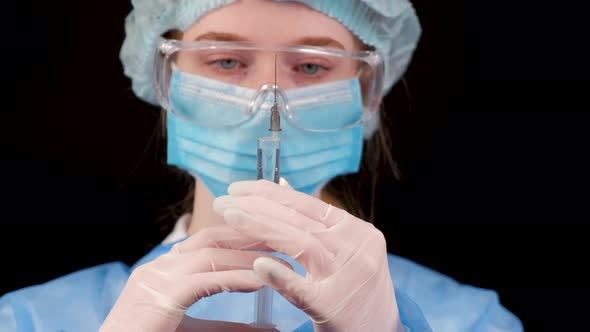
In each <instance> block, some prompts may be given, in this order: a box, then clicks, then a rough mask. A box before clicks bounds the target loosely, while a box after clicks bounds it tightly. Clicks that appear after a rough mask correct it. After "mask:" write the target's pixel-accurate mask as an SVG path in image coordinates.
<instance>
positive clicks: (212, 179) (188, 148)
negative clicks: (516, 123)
mask: <svg viewBox="0 0 590 332" xmlns="http://www.w3.org/2000/svg"><path fill="white" fill-rule="evenodd" d="M133 6H134V8H133V11H132V12H131V14H130V15H129V16H128V17H127V20H126V24H125V27H126V39H125V42H124V44H123V48H122V51H121V59H122V62H123V65H124V68H125V74H126V75H127V76H129V77H130V78H131V80H132V84H133V90H134V92H135V93H136V94H137V96H138V97H139V98H141V99H143V100H145V101H147V102H151V103H156V104H159V105H161V106H162V107H163V108H164V109H165V110H166V111H167V113H166V139H167V146H168V151H167V160H168V163H169V164H170V165H174V166H177V167H178V168H180V169H183V170H185V171H187V172H189V173H190V174H191V175H192V176H194V177H195V179H196V189H195V193H194V194H195V195H194V197H195V198H194V205H193V209H192V213H191V214H187V215H186V216H184V217H183V218H181V219H180V220H179V222H178V223H177V226H176V228H175V231H174V232H173V234H171V235H170V237H168V238H167V239H166V240H165V241H164V243H163V244H162V245H161V246H159V247H157V248H155V249H154V250H152V252H150V253H149V254H148V255H147V256H145V257H144V258H143V259H141V260H140V261H139V262H137V263H136V264H135V265H134V266H132V267H131V268H129V267H127V266H125V265H123V264H121V263H112V264H105V265H101V266H97V267H94V268H90V269H86V270H83V271H79V272H76V273H73V274H70V275H67V276H64V277H62V278H59V279H56V280H54V281H51V282H49V283H47V284H44V285H40V286H35V287H29V288H25V289H22V290H19V291H16V292H13V293H9V294H7V295H5V296H4V297H3V298H2V299H0V329H1V330H2V331H5V330H7V331H14V330H16V331H58V330H59V331H96V330H97V329H99V330H100V331H102V332H110V331H154V332H156V331H158V332H160V331H161V332H165V331H209V330H210V331H254V330H257V329H256V328H255V327H252V326H250V325H248V324H249V323H252V321H253V317H254V315H253V311H254V309H253V304H254V295H253V294H254V293H253V291H256V290H258V289H260V288H261V287H263V286H269V287H271V288H273V289H274V290H276V292H277V294H280V296H275V297H274V307H273V322H274V323H275V328H276V329H278V330H280V331H293V330H298V331H312V330H315V331H407V330H410V331H431V329H432V330H434V331H455V332H459V331H492V330H493V331H521V330H522V327H521V324H520V322H519V320H518V319H517V318H516V317H514V316H513V315H512V314H511V313H510V312H508V311H507V310H505V309H504V308H503V307H502V306H501V305H500V304H499V301H498V298H497V296H496V294H495V293H494V292H492V291H487V290H482V289H477V288H472V287H468V286H463V285H460V284H458V283H456V282H455V281H453V280H451V279H449V278H447V277H445V276H443V275H440V274H438V273H436V272H434V271H431V270H428V269H426V268H424V267H421V266H418V265H416V264H414V263H412V262H409V261H407V260H404V259H402V258H399V257H394V256H393V255H390V254H388V253H387V251H386V243H385V239H384V237H383V235H382V233H381V232H379V231H378V230H377V229H376V228H375V227H373V226H372V225H371V224H370V223H368V222H366V221H364V220H361V219H359V218H357V217H355V216H353V215H352V214H350V213H348V212H347V211H345V210H344V209H342V208H341V207H342V206H343V205H342V202H339V201H338V200H337V199H335V198H334V197H333V196H330V195H327V193H326V191H325V190H324V189H325V185H326V183H328V182H329V181H330V180H331V179H333V178H334V177H336V176H338V175H343V174H348V173H354V172H357V171H358V170H359V167H360V164H361V156H362V153H363V143H364V140H367V139H370V138H371V137H372V136H373V134H374V133H375V131H376V130H377V129H378V127H379V121H378V119H379V106H380V102H381V100H382V97H383V95H384V93H386V92H387V91H389V89H390V88H391V87H392V86H393V85H394V84H395V83H396V82H397V81H398V80H399V79H400V78H401V76H402V75H403V73H404V72H405V70H406V68H407V66H408V64H409V62H410V59H411V57H412V54H413V52H414V49H415V48H416V45H417V42H418V39H419V36H420V26H419V23H418V19H417V17H416V15H415V12H414V10H413V8H412V6H411V4H410V3H409V2H408V1H407V0H389V1H388V0H381V1H379V0H348V1H334V0H305V1H304V0H302V1H272V0H237V1H229V0H136V1H133ZM273 104H275V105H276V107H277V108H276V109H275V111H277V112H279V113H278V114H279V115H280V117H279V118H280V131H279V137H280V139H281V143H280V146H281V151H280V173H281V176H282V177H283V178H284V180H283V181H282V183H281V184H276V183H273V182H270V181H255V179H256V175H257V173H256V167H257V139H258V138H260V137H265V136H269V135H270V132H269V125H270V114H271V113H272V112H271V111H270V109H271V106H272V105H273ZM275 124H279V123H275ZM274 130H277V128H275V129H274ZM264 252H276V253H278V254H277V255H270V254H269V253H264Z"/></svg>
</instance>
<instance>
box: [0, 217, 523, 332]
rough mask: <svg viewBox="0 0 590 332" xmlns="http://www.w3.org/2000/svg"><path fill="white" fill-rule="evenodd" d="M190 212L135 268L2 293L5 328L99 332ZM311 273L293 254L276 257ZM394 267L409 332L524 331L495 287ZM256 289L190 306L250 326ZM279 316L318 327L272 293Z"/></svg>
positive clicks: (403, 263)
mask: <svg viewBox="0 0 590 332" xmlns="http://www.w3.org/2000/svg"><path fill="white" fill-rule="evenodd" d="M188 219H189V218H188V217H187V216H184V217H183V218H181V220H179V223H177V225H176V227H175V230H174V231H173V232H172V234H170V236H168V237H167V238H166V239H165V240H164V242H163V243H162V244H160V245H159V246H157V247H155V248H154V249H152V250H151V251H150V252H149V253H148V254H147V255H146V256H144V257H142V258H141V259H140V260H139V261H137V262H136V263H135V264H134V265H133V266H131V267H129V266H127V265H125V264H124V263H122V262H112V263H107V264H102V265H98V266H94V267H90V268H87V269H83V270H80V271H76V272H73V273H71V274H68V275H65V276H63V277H60V278H57V279H54V280H52V281H49V282H47V283H44V284H41V285H35V286H30V287H26V288H23V289H20V290H16V291H13V292H10V293H7V294H5V295H3V296H2V297H1V298H0V331H6V332H9V331H47V332H49V331H51V332H56V331H60V332H84V331H97V330H98V328H99V327H100V325H101V323H102V322H103V320H104V319H105V318H106V316H107V315H108V313H109V311H110V309H111V308H112V307H113V305H114V303H115V301H116V300H117V297H118V296H119V294H120V293H121V291H122V290H123V287H124V286H125V283H126V281H127V279H128V278H129V275H130V274H131V272H132V271H133V270H134V269H135V268H136V267H137V266H139V265H141V264H144V263H146V262H149V261H151V260H153V259H155V258H157V257H158V256H160V255H162V254H164V253H166V252H168V251H169V250H170V248H171V247H172V245H173V244H174V243H175V242H177V241H181V240H182V239H183V238H185V237H186V231H185V229H184V227H185V225H184V224H185V223H186V221H187V220H188ZM277 256H279V257H280V258H282V259H284V260H286V261H287V262H289V263H290V264H291V265H292V266H293V267H294V268H295V271H296V272H297V273H299V274H301V275H304V274H305V270H304V269H303V267H302V266H301V265H300V264H299V263H297V262H296V261H294V260H293V259H292V258H290V257H288V256H285V255H282V254H277ZM388 263H389V271H390V273H391V277H392V279H393V283H394V286H395V293H396V300H397V304H398V310H399V314H400V318H401V321H402V323H403V324H404V325H405V326H406V327H407V328H408V329H409V330H410V331H440V332H443V331H449V332H451V331H452V332H468V331H469V332H480V331H481V332H483V331H497V332H500V331H506V332H508V331H510V332H519V331H523V328H522V324H521V322H520V320H519V319H518V318H517V317H516V316H514V315H513V314H512V313H510V312H509V311H508V310H506V309H505V308H504V307H503V306H502V305H501V304H500V302H499V300H498V296H497V294H496V292H494V291H491V290H486V289H481V288H477V287H472V286H469V285H463V284H460V283H458V282H456V281H455V280H453V279H451V278H449V277H447V276H445V275H442V274H440V273H438V272H436V271H433V270H430V269H428V268H426V267H423V266H421V265H418V264H416V263H413V262H411V261H409V260H407V259H404V258H402V257H399V256H395V255H392V254H389V255H388ZM254 297H255V293H220V294H217V295H214V296H212V297H208V298H204V299H201V300H200V301H198V302H197V303H195V304H194V305H193V306H191V307H190V308H189V309H188V310H187V312H186V314H187V315H189V316H192V317H198V318H200V319H211V320H222V321H232V322H240V323H246V324H249V323H252V322H253V317H254ZM273 321H274V322H275V323H276V324H277V329H278V330H280V331H299V332H302V331H313V326H312V324H311V322H310V321H309V319H308V317H307V315H306V314H305V313H304V312H302V311H301V310H299V309H297V308H295V307H294V306H293V305H292V304H290V303H289V302H287V301H286V300H285V299H284V298H283V297H281V296H280V295H277V294H276V293H275V296H273Z"/></svg>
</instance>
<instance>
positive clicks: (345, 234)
mask: <svg viewBox="0 0 590 332" xmlns="http://www.w3.org/2000/svg"><path fill="white" fill-rule="evenodd" d="M228 192H229V195H228V196H222V197H219V198H217V199H216V200H215V202H214V204H213V205H214V208H215V211H217V213H219V214H221V215H223V216H224V218H225V220H226V222H227V223H228V224H229V225H230V226H232V227H233V228H234V229H236V230H238V231H239V232H241V233H243V234H245V235H247V236H248V237H251V238H253V239H255V240H257V241H261V242H262V243H263V244H265V245H266V246H268V247H269V248H272V249H273V250H276V251H278V252H282V253H284V254H286V255H289V256H290V257H292V258H293V259H295V260H296V261H297V262H299V263H300V264H301V265H302V266H303V267H304V268H305V270H306V271H307V276H306V278H303V277H301V276H300V275H298V274H297V273H295V272H293V271H291V270H290V269H288V268H286V267H284V266H283V265H281V264H279V263H276V262H275V261H273V260H271V259H269V258H258V259H257V260H256V261H254V272H255V273H256V274H257V275H258V276H259V277H260V278H261V279H262V280H263V281H264V282H265V283H266V284H267V285H269V286H270V287H272V288H273V289H275V290H276V291H277V292H278V293H280V294H281V295H282V296H284V297H285V298H286V299H287V300H288V301H289V302H291V303H293V305H295V306H296V307H297V308H299V309H301V310H303V311H304V312H306V313H307V314H308V315H309V316H310V318H311V320H312V322H313V324H314V328H315V330H316V331H402V330H403V327H402V325H401V322H400V319H399V313H398V309H397V303H396V300H395V294H394V289H393V283H392V280H391V277H390V274H389V269H388V263H387V249H386V243H385V238H384V236H383V234H382V233H381V232H380V231H379V230H377V229H376V228H375V227H374V226H373V225H372V224H370V223H367V222H365V221H363V220H361V219H358V218H356V217H354V216H352V215H351V214H349V213H348V212H346V211H344V210H341V209H338V208H336V207H334V206H332V205H329V204H326V203H324V202H322V201H321V200H319V199H317V198H315V197H313V196H309V195H306V194H304V193H301V192H297V191H295V190H293V189H291V188H290V187H287V186H281V185H278V184H275V183H272V182H269V181H264V180H261V181H242V182H236V183H234V184H232V185H231V186H230V187H229V189H228Z"/></svg>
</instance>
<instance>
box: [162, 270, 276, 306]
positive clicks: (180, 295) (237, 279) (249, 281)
mask: <svg viewBox="0 0 590 332" xmlns="http://www.w3.org/2000/svg"><path fill="white" fill-rule="evenodd" d="M279 265H281V264H279ZM171 285H172V287H173V288H172V289H171V290H170V293H169V294H171V295H172V298H176V299H179V300H180V304H181V305H182V306H183V307H186V308H188V307H190V306H191V305H192V304H194V303H196V302H197V301H199V300H200V299H202V298H205V297H209V296H212V295H215V294H219V293H221V292H243V293H249V292H253V291H256V290H258V289H260V288H262V286H263V283H262V281H261V280H260V278H258V277H257V276H256V275H255V274H254V273H253V272H252V271H251V270H235V271H219V272H210V273H197V274H193V275H190V276H185V277H184V278H179V279H178V280H176V282H174V283H171Z"/></svg>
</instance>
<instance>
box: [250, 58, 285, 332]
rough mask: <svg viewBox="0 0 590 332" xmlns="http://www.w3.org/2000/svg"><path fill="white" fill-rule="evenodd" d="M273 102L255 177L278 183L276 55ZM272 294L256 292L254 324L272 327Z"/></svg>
mask: <svg viewBox="0 0 590 332" xmlns="http://www.w3.org/2000/svg"><path fill="white" fill-rule="evenodd" d="M273 88H274V92H275V96H274V102H273V105H272V107H271V109H270V128H269V130H270V132H271V135H270V136H267V137H261V138H259V139H258V151H257V167H256V178H257V179H259V180H260V179H264V180H268V181H273V182H274V183H279V180H280V164H279V159H280V154H281V153H280V152H281V139H280V137H279V132H280V131H281V117H280V114H279V107H278V104H277V85H276V57H275V85H274V87H273ZM272 295H273V290H272V288H270V287H268V286H264V287H263V288H261V289H260V290H258V291H257V292H256V303H255V307H254V310H255V317H254V324H253V325H254V326H255V327H259V328H272V327H274V324H273V323H272Z"/></svg>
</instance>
